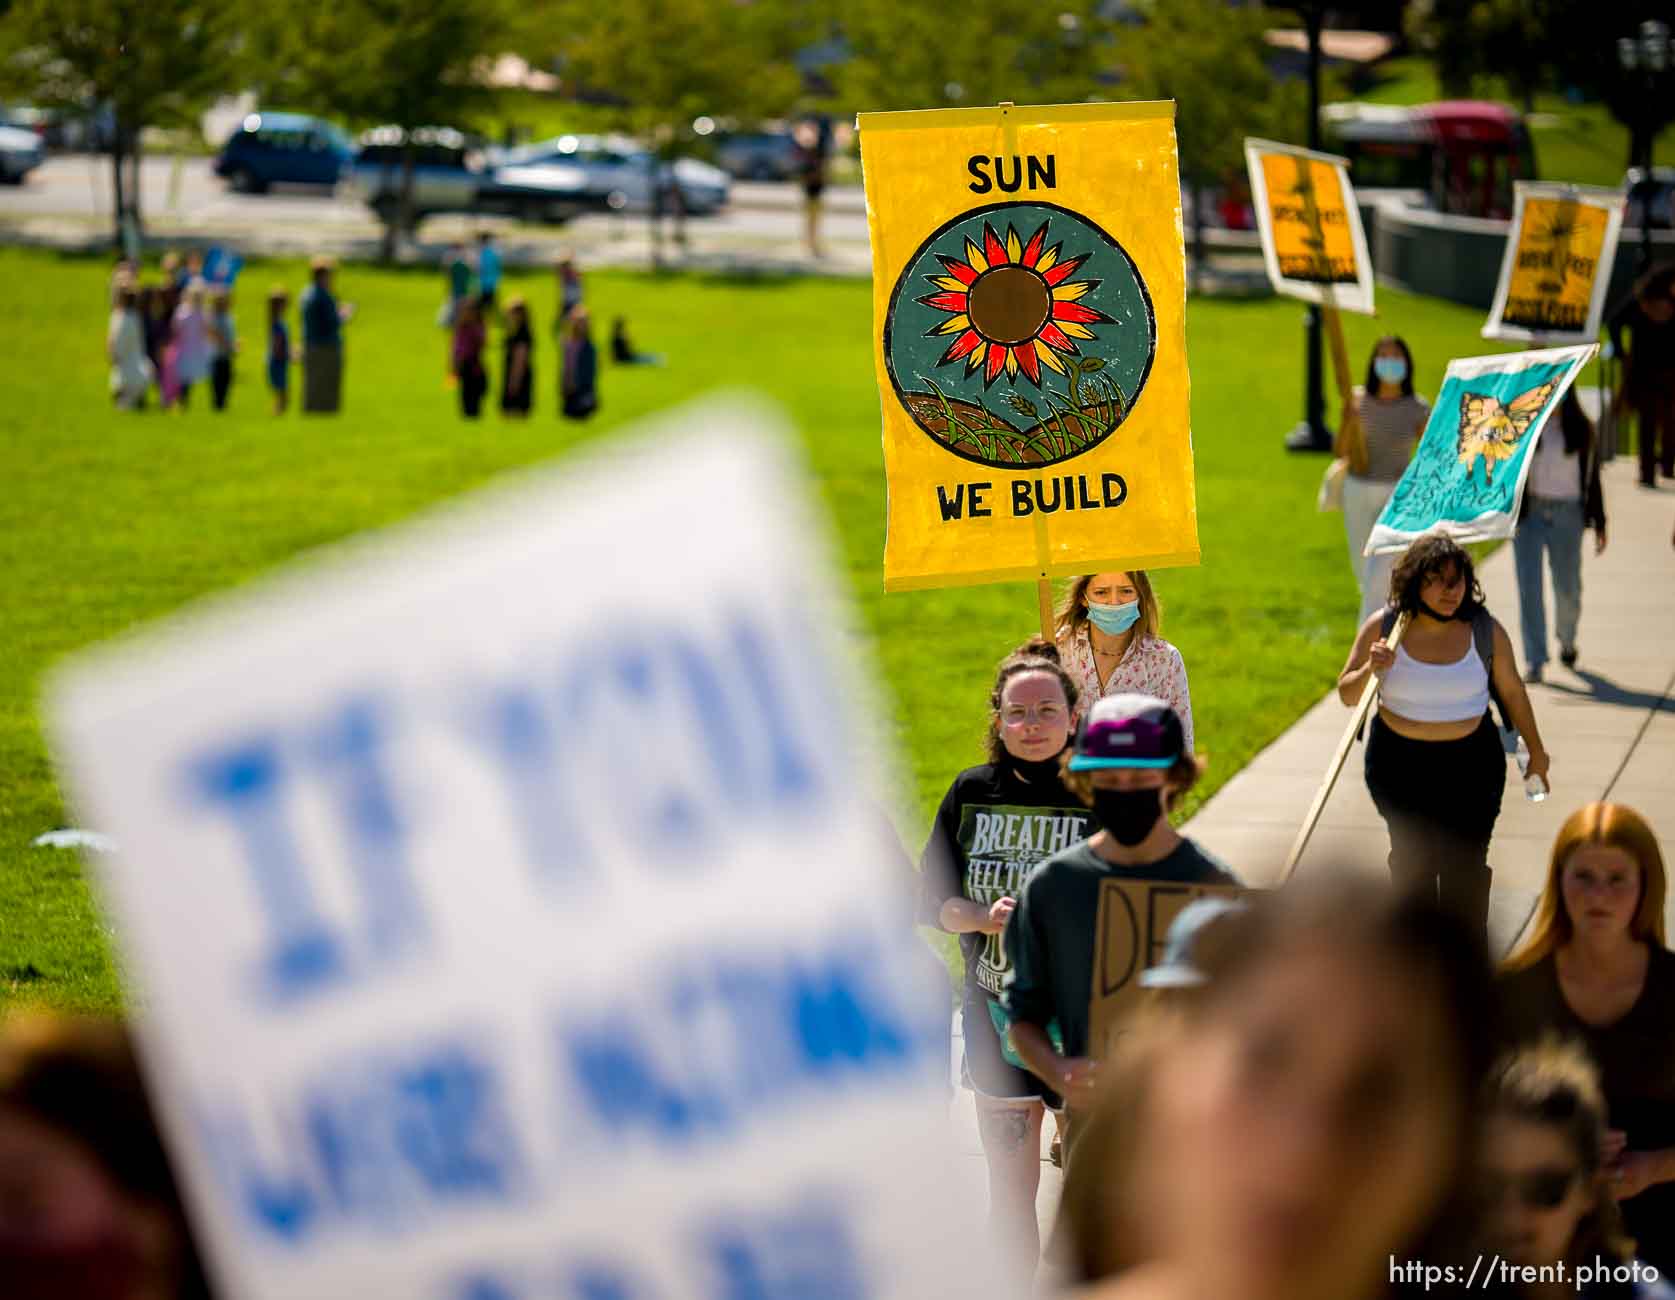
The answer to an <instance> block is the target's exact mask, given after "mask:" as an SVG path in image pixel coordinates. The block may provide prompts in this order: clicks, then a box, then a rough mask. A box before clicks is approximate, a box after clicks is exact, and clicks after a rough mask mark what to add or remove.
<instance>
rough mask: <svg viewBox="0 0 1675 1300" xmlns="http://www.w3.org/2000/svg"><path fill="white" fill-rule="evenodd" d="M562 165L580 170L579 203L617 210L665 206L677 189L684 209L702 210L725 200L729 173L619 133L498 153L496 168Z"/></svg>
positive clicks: (570, 137) (712, 208) (713, 208)
mask: <svg viewBox="0 0 1675 1300" xmlns="http://www.w3.org/2000/svg"><path fill="white" fill-rule="evenodd" d="M533 167H545V168H562V169H563V170H564V174H565V175H566V176H567V177H568V176H570V175H572V174H574V175H579V176H580V179H581V186H580V189H579V192H578V194H577V200H578V201H579V202H585V203H590V204H592V205H594V206H603V207H607V208H611V209H613V210H616V211H623V210H635V211H641V212H643V211H646V210H647V209H649V208H650V207H651V206H652V205H653V203H656V204H657V205H658V206H660V207H661V206H664V205H666V204H667V203H668V202H669V200H670V199H671V198H672V197H673V195H674V194H675V193H676V192H677V191H678V192H679V195H680V198H681V202H682V204H683V206H684V207H685V209H686V211H687V212H689V213H695V214H705V213H710V212H714V211H716V210H717V209H718V208H721V207H723V206H725V205H726V203H727V196H728V192H729V190H730V189H731V187H732V178H731V177H730V176H728V175H727V173H726V172H724V171H722V170H721V168H719V167H712V166H711V165H710V164H709V163H706V162H699V161H698V160H697V159H696V158H677V159H675V160H674V161H673V162H663V161H659V160H658V159H657V158H656V157H655V156H654V155H653V154H652V153H651V152H650V151H649V150H646V149H643V148H641V147H640V146H639V145H638V144H636V143H635V142H634V141H632V140H629V139H627V138H625V137H622V136H604V135H561V136H555V137H554V138H553V139H551V140H542V141H540V142H538V143H536V144H529V145H524V146H522V147H521V148H518V149H512V150H508V151H507V152H506V153H505V154H503V155H501V158H500V164H499V170H500V171H501V172H502V173H505V172H507V171H508V170H509V169H523V168H533Z"/></svg>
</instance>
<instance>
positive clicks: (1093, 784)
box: [1003, 695, 1241, 1111]
mask: <svg viewBox="0 0 1675 1300" xmlns="http://www.w3.org/2000/svg"><path fill="white" fill-rule="evenodd" d="M1201 768H1202V765H1201V764H1200V762H1199V760H1198V759H1196V758H1194V757H1193V755H1192V753H1191V751H1190V750H1188V749H1187V747H1186V745H1185V743H1184V738H1183V737H1182V735H1181V720H1180V717H1179V716H1178V715H1177V714H1176V712H1175V710H1174V709H1172V708H1170V707H1169V705H1167V704H1165V703H1164V702H1163V701H1162V700H1160V699H1157V698H1155V697H1154V696H1150V695H1108V696H1106V697H1105V698H1104V699H1102V700H1099V701H1097V702H1096V703H1095V704H1094V705H1093V706H1092V708H1091V709H1090V710H1089V711H1088V714H1087V717H1086V719H1085V720H1084V721H1083V723H1082V727H1081V730H1080V732H1079V733H1078V735H1077V737H1076V745H1075V748H1074V750H1073V752H1072V754H1071V756H1070V758H1069V759H1068V761H1067V762H1066V764H1065V787H1066V788H1067V789H1068V790H1070V792H1071V793H1072V794H1074V795H1076V796H1077V797H1078V798H1080V799H1081V800H1082V802H1084V803H1085V804H1087V805H1088V806H1089V807H1091V808H1092V809H1093V815H1094V820H1095V821H1096V822H1098V823H1099V826H1100V828H1101V829H1100V830H1098V831H1097V832H1096V833H1095V834H1094V835H1093V836H1092V837H1091V838H1089V839H1087V840H1084V841H1083V842H1082V843H1080V844H1076V845H1072V846H1071V847H1070V848H1068V849H1065V850H1063V851H1062V852H1059V853H1056V854H1054V855H1053V856H1052V857H1050V858H1048V859H1047V860H1046V861H1045V862H1043V863H1042V864H1041V865H1040V866H1038V867H1037V868H1036V869H1035V870H1034V871H1033V872H1031V873H1030V876H1029V879H1028V880H1027V881H1026V882H1025V883H1024V888H1023V891H1022V893H1021V895H1020V896H1019V898H1018V904H1017V907H1016V909H1015V910H1014V911H1013V913H1012V918H1011V921H1010V923H1009V924H1008V925H1007V928H1006V952H1007V956H1008V957H1009V958H1010V959H1011V963H1012V970H1011V974H1010V976H1009V978H1008V981H1007V984H1006V989H1005V992H1004V994H1003V1001H1004V1003H1005V1006H1006V1010H1007V1013H1008V1015H1009V1016H1010V1018H1011V1021H1012V1045H1013V1048H1014V1049H1015V1050H1016V1052H1017V1054H1018V1056H1019V1058H1020V1059H1021V1060H1022V1061H1023V1062H1024V1065H1025V1066H1026V1067H1027V1068H1028V1069H1029V1071H1030V1072H1031V1073H1032V1074H1034V1075H1035V1076H1036V1077H1037V1078H1039V1079H1041V1081H1042V1082H1043V1083H1045V1084H1046V1085H1047V1087H1048V1088H1050V1089H1052V1091H1053V1092H1054V1093H1056V1094H1057V1095H1058V1096H1060V1097H1062V1098H1063V1099H1064V1101H1065V1104H1066V1105H1067V1106H1069V1107H1070V1108H1071V1110H1072V1111H1075V1110H1077V1109H1080V1108H1083V1107H1085V1106H1086V1105H1087V1104H1088V1102H1089V1101H1090V1100H1091V1098H1092V1095H1093V1085H1094V1075H1095V1073H1096V1068H1097V1067H1096V1062H1094V1061H1093V1060H1092V1059H1091V1058H1090V1057H1089V1056H1088V1001H1089V996H1090V994H1091V991H1092V983H1093V964H1094V955H1095V946H1096V938H1097V936H1096V934H1095V929H1096V926H1097V918H1098V912H1099V888H1100V883H1101V882H1102V881H1103V880H1105V879H1107V878H1108V877H1113V876H1114V877H1118V878H1123V879H1130V880H1154V881H1167V882H1171V883H1177V884H1187V885H1239V884H1240V883H1241V882H1240V880H1239V879H1238V877H1236V876H1235V875H1234V874H1233V872H1232V871H1231V870H1229V869H1228V867H1227V866H1226V864H1224V863H1222V862H1219V861H1217V860H1216V859H1215V858H1214V857H1212V856H1210V855H1209V854H1208V853H1205V852H1204V851H1203V850H1202V849H1200V848H1199V847H1198V846H1197V845H1196V844H1194V843H1193V842H1192V841H1191V840H1189V839H1187V838H1185V837H1184V836H1182V835H1180V834H1178V833H1177V832H1176V831H1175V828H1174V827H1173V826H1171V825H1170V824H1169V816H1168V813H1169V809H1170V808H1171V807H1173V806H1174V804H1175V803H1176V802H1177V801H1178V800H1179V799H1180V798H1181V796H1182V795H1184V794H1185V793H1186V792H1187V791H1188V790H1190V789H1191V788H1192V786H1193V784H1194V782H1196V781H1197V780H1198V775H1199V772H1200V770H1201ZM1050 1026H1056V1028H1057V1030H1058V1034H1059V1039H1060V1042H1061V1043H1062V1051H1056V1050H1054V1046H1053V1041H1052V1038H1051V1036H1050V1033H1051V1031H1050V1028H1049V1027H1050Z"/></svg>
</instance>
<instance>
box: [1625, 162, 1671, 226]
mask: <svg viewBox="0 0 1675 1300" xmlns="http://www.w3.org/2000/svg"><path fill="white" fill-rule="evenodd" d="M1643 179H1645V181H1646V191H1645V194H1644V196H1643V195H1642V193H1641V189H1640V186H1641V181H1642V180H1643ZM1623 194H1624V195H1625V196H1627V200H1628V201H1627V203H1626V204H1625V205H1624V208H1623V222H1624V223H1625V224H1626V225H1632V226H1636V227H1638V226H1639V225H1641V219H1640V205H1641V202H1642V198H1644V200H1645V201H1646V206H1647V208H1648V209H1649V213H1650V215H1649V219H1648V220H1647V221H1646V222H1645V224H1646V225H1648V226H1650V227H1651V228H1652V229H1653V230H1668V229H1670V228H1671V227H1672V226H1675V167H1654V168H1652V174H1651V177H1650V178H1649V179H1647V178H1646V173H1645V172H1643V171H1642V170H1641V169H1640V168H1638V167H1630V168H1629V169H1628V171H1627V172H1626V173H1625V174H1624V176H1623Z"/></svg>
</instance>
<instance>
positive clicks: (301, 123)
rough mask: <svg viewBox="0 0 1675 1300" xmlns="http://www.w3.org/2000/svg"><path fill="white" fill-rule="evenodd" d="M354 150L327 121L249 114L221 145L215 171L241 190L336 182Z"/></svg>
mask: <svg viewBox="0 0 1675 1300" xmlns="http://www.w3.org/2000/svg"><path fill="white" fill-rule="evenodd" d="M353 154H354V149H353V147H352V146H351V145H350V143H349V137H348V136H346V135H344V134H343V132H342V131H340V130H338V128H337V127H335V126H333V125H332V124H331V123H330V122H326V121H323V120H321V119H320V118H317V117H307V116H304V115H303V114H301V113H265V112H264V113H252V114H250V116H249V117H247V118H245V119H244V121H243V123H241V124H240V126H239V129H238V130H236V131H234V132H233V133H232V134H231V135H230V136H228V137H227V142H226V143H225V144H224V145H222V146H221V152H220V153H219V154H217V155H216V158H215V174H216V175H217V176H220V177H222V178H223V179H225V180H226V182H227V183H228V184H229V185H230V186H232V188H233V189H235V190H242V191H243V192H244V193H246V194H260V193H261V192H262V191H263V190H265V189H267V188H268V186H270V185H336V184H337V181H338V177H339V176H340V175H341V174H342V172H343V169H344V167H345V166H347V165H348V163H349V160H350V158H351V157H352V156H353Z"/></svg>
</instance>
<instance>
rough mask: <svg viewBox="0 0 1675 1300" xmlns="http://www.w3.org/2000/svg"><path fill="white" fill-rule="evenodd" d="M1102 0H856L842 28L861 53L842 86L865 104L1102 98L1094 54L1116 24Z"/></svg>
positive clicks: (843, 73) (849, 97) (846, 9)
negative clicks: (1046, 0)
mask: <svg viewBox="0 0 1675 1300" xmlns="http://www.w3.org/2000/svg"><path fill="white" fill-rule="evenodd" d="M1102 7H1103V6H1102V5H1100V4H1098V3H1097V2H1096V0H1059V3H1055V4H1050V5H1030V4H1018V3H1014V2H1013V0H961V3H960V4H959V5H957V6H943V5H926V4H912V3H906V2H905V0H849V3H847V4H845V5H844V6H843V9H842V14H843V18H842V30H843V35H844V38H845V39H846V41H847V42H848V44H849V46H850V49H851V50H852V51H853V57H852V58H851V59H850V60H849V62H848V63H847V64H845V65H844V67H843V68H842V69H841V70H840V72H839V74H838V88H839V92H840V94H841V95H842V97H843V98H844V100H845V102H846V103H850V104H853V105H854V106H856V107H857V108H860V109H863V110H873V109H911V108H951V107H958V106H964V105H982V104H996V103H999V102H1000V101H1002V100H1012V101H1013V102H1015V103H1019V104H1025V103H1037V104H1043V103H1067V102H1070V103H1073V102H1077V101H1081V100H1085V99H1090V98H1094V97H1096V95H1095V92H1096V90H1097V83H1096V81H1095V78H1094V76H1093V74H1092V71H1091V67H1090V61H1091V60H1090V56H1091V54H1092V52H1094V51H1096V50H1097V49H1098V48H1100V46H1101V45H1102V44H1103V39H1104V36H1105V33H1106V30H1107V25H1106V24H1105V23H1104V22H1103V21H1102V20H1101V19H1100V18H1099V17H1098V14H1099V11H1100V9H1101V8H1102Z"/></svg>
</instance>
